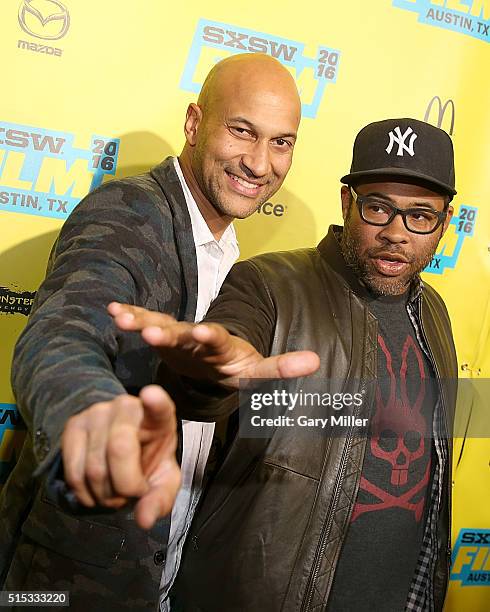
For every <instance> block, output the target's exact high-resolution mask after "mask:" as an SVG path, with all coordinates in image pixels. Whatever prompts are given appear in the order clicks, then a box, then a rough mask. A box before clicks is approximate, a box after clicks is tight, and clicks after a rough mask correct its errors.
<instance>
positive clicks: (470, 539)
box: [450, 528, 490, 587]
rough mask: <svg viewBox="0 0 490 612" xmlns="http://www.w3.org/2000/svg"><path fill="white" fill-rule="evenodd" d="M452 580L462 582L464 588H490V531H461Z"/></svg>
mask: <svg viewBox="0 0 490 612" xmlns="http://www.w3.org/2000/svg"><path fill="white" fill-rule="evenodd" d="M450 579H451V580H453V581H460V582H461V586H462V587H465V586H487V587H490V529H478V528H476V529H461V531H460V532H459V536H458V539H457V541H456V545H455V547H454V551H453V562H452V567H451V576H450Z"/></svg>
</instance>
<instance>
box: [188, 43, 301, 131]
mask: <svg viewBox="0 0 490 612" xmlns="http://www.w3.org/2000/svg"><path fill="white" fill-rule="evenodd" d="M237 89H238V90H240V89H246V90H247V91H248V92H250V91H251V90H257V91H261V92H264V91H271V92H272V91H274V92H275V93H276V94H278V95H282V96H285V97H287V98H289V99H290V101H291V102H292V103H293V104H296V105H297V111H298V122H299V117H300V116H301V102H300V99H299V94H298V89H297V87H296V83H295V81H294V79H293V77H292V76H291V74H290V72H289V71H288V70H287V69H286V68H285V67H284V66H283V65H282V64H281V62H279V61H278V60H277V59H275V58H273V57H271V56H270V55H265V54H264V53H240V54H237V55H232V56H230V57H227V58H226V59H224V60H221V61H220V62H218V63H217V64H215V65H214V67H213V68H212V69H211V70H210V72H209V74H208V76H207V77H206V79H205V81H204V84H203V86H202V89H201V92H200V94H199V98H198V101H197V103H198V105H199V106H200V107H201V108H202V110H203V111H205V110H208V109H210V108H212V106H213V105H214V104H216V103H219V102H220V101H222V100H223V99H226V97H227V96H229V95H230V94H231V95H233V93H234V92H235V93H236V92H237Z"/></svg>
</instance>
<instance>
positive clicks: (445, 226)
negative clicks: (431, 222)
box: [441, 206, 454, 237]
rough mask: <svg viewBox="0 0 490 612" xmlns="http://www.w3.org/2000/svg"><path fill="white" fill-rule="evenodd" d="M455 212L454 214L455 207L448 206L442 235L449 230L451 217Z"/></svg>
mask: <svg viewBox="0 0 490 612" xmlns="http://www.w3.org/2000/svg"><path fill="white" fill-rule="evenodd" d="M453 214H454V208H453V207H452V206H448V207H447V215H446V219H445V221H444V223H443V224H442V234H441V237H442V236H443V235H444V233H445V231H446V230H447V228H448V226H449V224H450V222H451V219H452V218H453Z"/></svg>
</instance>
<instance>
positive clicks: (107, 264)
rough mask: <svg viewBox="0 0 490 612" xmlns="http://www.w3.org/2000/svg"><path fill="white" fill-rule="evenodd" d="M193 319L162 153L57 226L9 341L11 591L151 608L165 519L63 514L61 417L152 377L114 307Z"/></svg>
mask: <svg viewBox="0 0 490 612" xmlns="http://www.w3.org/2000/svg"><path fill="white" fill-rule="evenodd" d="M112 300H116V301H120V302H126V303H130V304H136V305H141V306H144V307H146V308H149V309H151V310H158V311H161V312H167V313H169V314H171V315H174V316H176V317H177V318H179V319H187V320H194V316H195V310H196V301H197V262H196V253H195V248H194V240H193V236H192V228H191V222H190V217H189V214H188V211H187V206H186V203H185V198H184V194H183V192H182V189H181V185H180V182H179V179H178V177H177V174H176V172H175V168H174V166H173V161H172V158H168V159H166V160H165V161H164V162H162V163H161V164H160V165H158V166H156V167H155V168H153V169H152V170H151V171H150V172H149V173H146V174H142V175H140V176H137V177H131V178H126V179H122V180H114V181H112V182H109V183H107V184H105V185H103V186H101V187H100V188H98V189H97V190H95V191H94V192H92V193H90V194H89V195H88V196H87V197H86V198H85V199H84V200H82V202H80V204H79V205H78V206H77V207H76V209H75V210H74V212H73V213H72V215H71V216H70V217H69V219H68V220H67V221H66V223H65V225H64V226H63V229H62V231H61V233H60V236H59V238H58V240H57V242H56V244H55V245H54V247H53V250H52V253H51V256H50V261H49V264H48V273H47V276H46V279H45V280H44V282H43V284H42V285H41V287H40V289H39V292H38V294H37V296H36V300H35V303H34V306H33V311H32V313H31V316H30V318H29V321H28V324H27V326H26V328H25V330H24V332H23V333H22V335H21V337H20V338H19V341H18V343H17V346H16V349H15V355H14V361H13V369H12V381H13V388H14V390H15V393H16V397H17V402H18V406H19V410H20V412H21V414H22V417H23V418H24V420H25V422H26V425H27V428H28V436H27V437H26V441H25V444H24V447H23V450H22V453H21V456H20V459H19V461H18V463H17V465H16V466H15V468H14V470H13V472H12V473H11V475H10V478H9V480H8V481H7V483H6V485H5V486H4V488H3V490H2V494H1V497H0V516H1V517H2V529H1V530H0V562H1V565H0V570H1V572H2V582H3V581H4V588H5V589H9V590H33V589H68V590H70V599H71V605H70V610H72V612H73V611H83V612H86V611H87V610H91V611H98V610H103V611H104V612H110V611H112V610H114V611H116V610H117V612H120V611H121V610H131V611H132V612H137V611H139V610H141V611H142V610H155V609H156V602H157V599H158V587H159V583H160V577H161V572H162V565H163V563H164V562H165V545H166V540H167V535H168V521H166V520H163V521H160V522H159V523H158V524H157V525H156V527H155V528H154V529H153V530H151V531H150V532H144V531H143V530H141V529H139V528H138V527H137V526H136V524H135V522H134V520H133V516H132V513H131V511H130V509H129V510H128V509H125V510H120V511H105V510H103V511H101V509H96V510H88V509H83V508H82V507H80V506H78V507H74V508H73V507H72V508H68V507H65V506H64V505H63V504H62V503H61V500H62V499H63V498H60V496H59V495H58V491H59V488H60V482H59V481H57V479H56V474H54V476H53V477H50V476H49V472H50V471H51V472H56V469H57V465H58V464H59V463H60V461H59V442H60V435H61V433H62V431H63V427H64V424H65V422H66V420H67V419H68V418H69V417H70V416H72V415H74V414H76V413H78V412H79V411H81V410H83V409H84V408H86V407H88V406H90V405H91V404H93V403H94V402H99V401H105V400H109V399H111V398H113V397H114V396H115V395H118V394H120V393H124V392H125V391H127V392H129V393H133V394H137V392H138V390H139V389H140V388H141V387H142V386H144V385H146V384H149V383H151V382H154V381H155V380H156V370H157V367H158V359H157V357H156V356H155V355H154V354H153V352H152V351H151V349H149V347H147V346H146V345H144V343H143V342H142V341H141V339H140V338H139V336H138V335H136V334H134V335H132V334H128V333H124V332H119V331H118V330H116V329H115V326H114V325H113V323H112V320H111V318H110V317H109V316H108V314H107V313H106V305H107V304H108V303H109V302H110V301H112Z"/></svg>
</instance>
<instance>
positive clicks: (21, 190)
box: [0, 0, 490, 612]
mask: <svg viewBox="0 0 490 612" xmlns="http://www.w3.org/2000/svg"><path fill="white" fill-rule="evenodd" d="M0 20H1V23H2V37H1V39H0V46H1V57H2V79H3V80H2V82H3V86H2V96H1V102H0V235H1V237H2V238H1V243H0V329H1V339H2V341H1V345H0V427H1V429H0V444H1V446H0V483H1V482H3V481H4V480H5V478H6V476H7V473H8V471H9V470H10V468H11V466H12V465H13V462H14V461H15V457H16V454H17V452H18V449H19V446H20V444H21V442H22V436H23V435H24V434H23V431H22V425H21V423H20V422H19V421H18V416H17V412H16V408H15V400H14V399H13V395H12V391H11V388H10V383H9V372H10V360H11V355H12V349H13V346H14V343H15V340H16V338H17V336H18V335H19V333H20V331H21V330H22V328H23V326H24V325H25V322H26V318H27V315H28V313H29V309H30V305H31V302H32V298H33V296H34V293H35V291H36V289H37V287H38V285H39V283H40V281H41V280H42V278H43V275H44V269H45V265H46V260H47V256H48V253H49V249H50V247H51V244H52V243H53V241H54V239H55V237H56V234H57V232H58V231H59V228H60V227H61V225H62V223H63V221H64V219H66V217H67V215H68V214H69V212H70V211H71V210H72V209H73V207H74V206H75V205H76V203H77V202H78V201H79V200H80V199H81V197H82V196H83V195H84V194H85V193H86V192H87V191H88V190H89V189H91V188H93V187H95V186H97V185H98V184H100V183H101V182H102V181H105V180H109V179H111V178H112V177H113V176H116V177H121V176H127V175H130V174H134V173H137V172H140V171H143V170H146V169H147V168H148V167H150V166H151V165H153V164H155V163H157V162H159V161H160V160H161V159H162V158H163V157H165V156H167V155H169V154H177V153H179V152H180V148H181V146H182V142H183V135H182V124H183V117H184V113H185V109H186V106H187V104H188V102H189V101H190V100H193V99H195V94H196V93H197V92H198V91H199V87H200V85H201V83H202V80H203V77H204V75H205V74H206V72H207V71H208V70H209V68H210V67H211V66H212V65H213V63H214V62H216V61H218V60H220V59H221V58H223V57H226V56H228V55H230V54H232V53H238V52H244V51H249V52H266V53H269V54H271V55H274V56H275V57H277V58H279V59H280V60H281V61H282V62H283V63H284V64H285V65H286V66H288V67H289V68H290V70H291V72H292V74H293V75H294V76H295V78H296V79H297V82H298V86H299V88H300V92H301V97H302V102H303V122H302V127H301V132H300V140H299V142H298V145H297V149H296V152H295V161H294V164H293V168H292V170H291V172H290V174H289V177H288V179H287V181H286V184H285V186H284V188H283V189H281V191H280V192H279V193H278V194H277V195H276V196H275V197H274V198H273V199H272V201H271V202H269V203H267V204H266V205H264V206H263V207H262V208H261V210H260V211H259V212H258V213H256V214H255V215H253V217H252V218H250V219H248V220H246V221H243V222H239V223H238V224H237V230H238V234H239V239H240V243H241V251H242V256H243V257H247V256H250V255H253V254H256V253H258V252H264V251H268V250H277V249H290V248H295V247H299V246H310V245H312V244H315V243H316V242H317V241H318V240H319V239H320V238H321V237H322V236H323V235H324V233H325V231H326V228H327V226H328V225H329V224H330V223H332V222H340V220H341V215H340V202H339V177H340V176H342V175H343V174H344V173H346V172H347V171H348V169H349V165H350V156H351V146H352V142H353V139H354V136H355V134H356V133H357V131H358V130H359V129H360V127H362V126H363V125H365V124H367V123H369V122H371V121H375V120H378V119H381V118H387V117H395V116H412V117H416V118H419V119H426V120H427V121H430V122H432V123H434V124H436V125H440V126H442V127H443V128H444V129H446V130H447V131H448V132H450V133H451V135H452V138H453V142H454V146H455V153H456V168H457V188H458V195H457V196H456V198H455V201H454V205H455V211H456V215H455V217H456V218H455V219H454V221H453V223H452V225H451V226H450V229H449V231H448V233H447V236H446V237H445V238H444V241H443V243H442V244H441V245H440V248H439V251H438V253H437V255H436V257H435V258H434V260H433V262H432V263H431V265H430V267H429V269H428V270H427V272H426V273H425V276H426V279H427V280H428V282H430V283H431V284H433V285H434V286H435V288H436V289H437V290H438V291H439V292H440V293H441V294H442V295H443V297H444V298H445V300H446V304H447V305H448V308H449V311H450V314H451V318H452V321H453V327H454V334H455V339H456V344H457V350H458V358H459V364H460V368H461V372H460V374H461V377H463V378H471V379H475V380H478V379H480V380H481V379H483V378H485V377H486V378H488V377H489V372H490V358H489V356H490V349H489V348H488V347H489V339H490V332H489V330H490V306H489V289H488V288H489V280H490V274H489V266H490V261H489V260H490V257H489V248H490V247H489V232H488V230H489V208H490V204H489V200H490V183H489V181H488V177H487V172H488V168H489V167H490V149H489V147H488V143H489V142H490V112H489V109H490V88H489V87H488V74H489V71H490V46H489V44H488V43H489V41H490V0H392V1H390V0H373V1H372V2H367V1H366V0H343V2H328V3H326V2H320V1H319V0H318V1H312V0H307V1H306V2H302V3H301V4H298V3H297V2H292V1H291V0H281V1H280V2H279V1H277V0H269V1H268V2H260V3H259V2H252V3H250V2H248V3H229V2H224V1H223V0H208V2H206V3H204V4H203V3H202V2H198V1H197V0H188V1H187V2H180V3H179V2H177V3H172V4H168V3H164V2H162V1H161V0H145V2H132V1H121V0H118V1H116V0H106V1H105V2H100V1H99V0H84V1H83V2H80V1H76V0H63V2H60V1H58V0H7V1H4V2H2V3H1V6H0ZM88 290H89V289H88ZM55 383H56V381H53V384H55ZM463 404H464V407H465V408H466V410H465V411H464V413H462V414H463V416H462V417H461V421H462V422H463V427H462V429H461V431H464V432H466V437H465V438H464V437H463V435H461V437H460V439H458V440H456V448H455V466H456V467H455V471H454V514H453V544H454V545H455V552H454V555H453V571H452V579H451V586H450V595H449V601H448V603H447V606H446V610H447V612H450V611H451V612H452V611H454V612H456V611H457V612H459V611H461V610H465V611H469V612H471V611H477V610H478V611H479V610H482V611H483V610H488V609H490V542H487V539H488V540H490V511H489V508H490V471H489V457H490V440H489V438H488V437H482V432H484V431H485V427H486V428H487V432H488V421H489V419H488V395H486V396H485V394H483V395H482V396H481V398H480V400H479V405H478V406H477V407H475V401H474V399H472V398H471V397H466V398H464V399H463ZM468 406H470V407H472V408H474V409H472V410H471V412H470V410H468V409H467V408H468ZM477 408H478V409H477ZM468 414H470V418H469V417H468V416H467V415H468ZM476 415H480V416H479V417H477V416H476ZM478 418H480V419H481V421H480V424H481V423H483V427H481V426H479V424H478V420H477V419H478ZM487 436H488V433H487Z"/></svg>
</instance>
